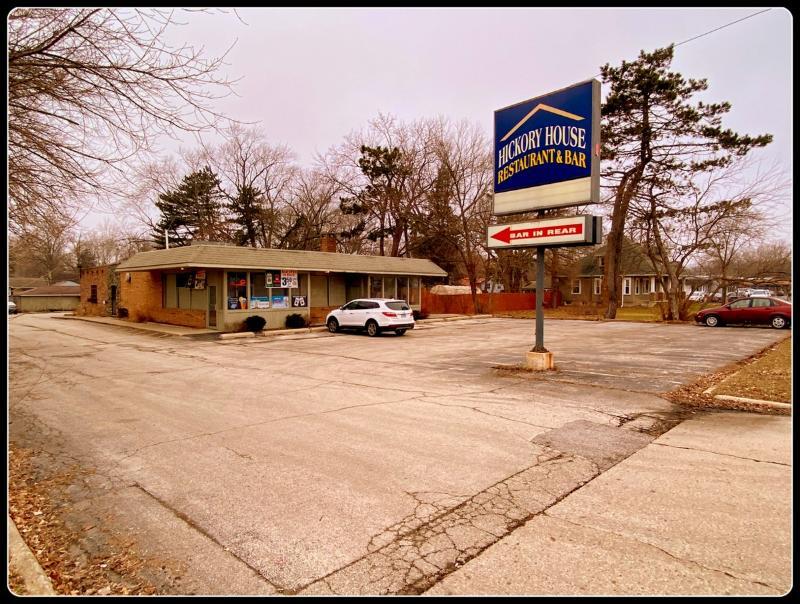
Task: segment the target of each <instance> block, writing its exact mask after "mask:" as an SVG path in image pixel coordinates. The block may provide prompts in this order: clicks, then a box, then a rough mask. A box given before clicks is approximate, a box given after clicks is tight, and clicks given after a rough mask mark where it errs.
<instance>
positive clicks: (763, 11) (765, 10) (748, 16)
mask: <svg viewBox="0 0 800 604" xmlns="http://www.w3.org/2000/svg"><path fill="white" fill-rule="evenodd" d="M771 10H772V9H771V8H767V9H764V10H760V11H758V12H757V13H753V14H752V15H747V16H746V17H742V18H741V19H736V21H731V22H730V23H726V24H725V25H721V26H719V27H717V28H716V29H712V30H710V31H707V32H706V33H704V34H700V35H699V36H695V37H694V38H689V39H688V40H684V41H683V42H678V43H677V44H675V46H680V45H681V44H686V43H687V42H691V41H692V40H697V39H698V38H702V37H703V36H707V35H709V34H713V33H714V32H715V31H719V30H721V29H725V28H726V27H730V26H731V25H734V24H736V23H740V22H741V21H745V20H746V19H750V18H751V17H755V16H757V15H761V14H763V13H766V12H768V11H771Z"/></svg>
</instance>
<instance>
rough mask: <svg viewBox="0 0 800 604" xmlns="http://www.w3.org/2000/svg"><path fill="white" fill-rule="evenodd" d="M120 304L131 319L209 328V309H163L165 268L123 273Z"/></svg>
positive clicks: (121, 276) (121, 275)
mask: <svg viewBox="0 0 800 604" xmlns="http://www.w3.org/2000/svg"><path fill="white" fill-rule="evenodd" d="M120 289H121V300H120V303H119V305H120V307H122V308H125V309H127V311H128V319H129V320H131V321H136V322H142V321H154V322H156V323H168V324H170V325H183V326H185V327H201V328H203V327H205V326H206V311H204V310H189V309H182V308H162V296H163V292H162V285H161V271H150V272H131V273H127V272H123V273H121V274H120Z"/></svg>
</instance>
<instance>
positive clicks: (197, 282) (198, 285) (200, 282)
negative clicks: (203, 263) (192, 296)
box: [194, 271, 206, 289]
mask: <svg viewBox="0 0 800 604" xmlns="http://www.w3.org/2000/svg"><path fill="white" fill-rule="evenodd" d="M194 288H195V289H205V288H206V272H205V271H197V272H196V273H195V274H194Z"/></svg>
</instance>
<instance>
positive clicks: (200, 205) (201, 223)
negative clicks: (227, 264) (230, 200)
mask: <svg viewBox="0 0 800 604" xmlns="http://www.w3.org/2000/svg"><path fill="white" fill-rule="evenodd" d="M156 207H157V208H158V210H159V212H160V213H161V217H160V219H159V221H158V222H157V223H156V227H155V230H154V231H153V233H152V236H153V240H154V242H155V243H156V246H157V247H159V248H164V247H165V235H164V234H165V232H166V233H169V245H170V247H174V246H182V245H189V244H190V243H191V241H192V240H193V239H201V240H213V241H227V240H228V239H229V236H228V233H227V231H226V228H225V223H226V221H225V217H224V216H223V213H222V210H223V203H222V192H221V190H220V181H219V178H218V177H217V175H216V174H214V172H212V171H211V169H210V168H208V167H205V168H203V169H202V170H199V171H197V172H192V173H191V174H188V175H187V176H184V178H183V182H182V183H181V184H180V186H179V187H178V189H177V190H176V191H169V192H167V193H162V194H161V195H159V196H158V201H157V202H156Z"/></svg>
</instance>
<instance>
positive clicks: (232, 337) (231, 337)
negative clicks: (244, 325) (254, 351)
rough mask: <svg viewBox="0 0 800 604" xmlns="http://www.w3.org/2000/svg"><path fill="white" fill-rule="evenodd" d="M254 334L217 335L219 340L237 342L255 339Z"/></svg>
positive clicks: (250, 332)
mask: <svg viewBox="0 0 800 604" xmlns="http://www.w3.org/2000/svg"><path fill="white" fill-rule="evenodd" d="M255 337H256V334H255V332H253V331H245V332H244V333H221V334H219V339H220V340H239V339H241V338H255Z"/></svg>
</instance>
